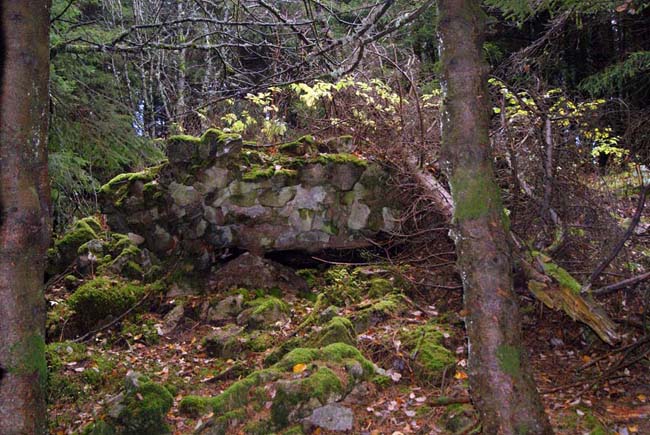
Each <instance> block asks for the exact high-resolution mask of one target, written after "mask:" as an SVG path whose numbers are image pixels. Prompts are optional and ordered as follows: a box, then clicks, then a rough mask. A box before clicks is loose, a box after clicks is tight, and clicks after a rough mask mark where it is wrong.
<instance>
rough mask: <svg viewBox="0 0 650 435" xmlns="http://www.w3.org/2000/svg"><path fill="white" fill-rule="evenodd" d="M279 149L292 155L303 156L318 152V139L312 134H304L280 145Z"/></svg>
mask: <svg viewBox="0 0 650 435" xmlns="http://www.w3.org/2000/svg"><path fill="white" fill-rule="evenodd" d="M278 151H280V152H281V153H284V154H288V155H291V156H303V155H305V154H313V153H316V152H318V147H317V146H316V141H315V140H314V137H313V136H311V135H306V136H302V137H300V138H298V139H296V140H294V141H291V142H287V143H283V144H281V145H279V146H278Z"/></svg>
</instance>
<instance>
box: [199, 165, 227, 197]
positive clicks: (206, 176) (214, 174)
mask: <svg viewBox="0 0 650 435" xmlns="http://www.w3.org/2000/svg"><path fill="white" fill-rule="evenodd" d="M228 175H229V172H228V169H225V168H220V167H218V166H211V167H209V168H208V169H206V170H205V172H204V173H203V174H202V175H201V177H200V181H199V182H198V183H195V184H194V186H195V187H196V190H198V191H199V192H201V193H202V194H206V193H208V192H213V191H215V190H217V189H223V188H224V187H226V186H227V185H228Z"/></svg>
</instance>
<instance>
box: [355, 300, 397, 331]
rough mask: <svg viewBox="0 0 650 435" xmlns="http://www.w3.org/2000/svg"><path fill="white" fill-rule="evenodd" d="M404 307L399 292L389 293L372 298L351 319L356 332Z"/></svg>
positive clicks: (394, 313)
mask: <svg viewBox="0 0 650 435" xmlns="http://www.w3.org/2000/svg"><path fill="white" fill-rule="evenodd" d="M403 309H404V300H403V299H402V296H401V295H399V294H395V293H391V294H389V295H386V296H384V297H382V298H380V299H377V300H374V301H373V302H372V303H371V304H370V306H366V307H365V308H362V309H360V310H359V311H358V312H357V313H355V315H354V317H353V319H352V321H353V323H354V329H355V331H356V332H360V331H363V330H366V329H368V328H369V327H371V326H373V325H374V324H376V323H378V322H380V321H382V320H385V319H386V318H388V317H391V316H394V315H396V314H398V313H399V312H400V311H402V310H403Z"/></svg>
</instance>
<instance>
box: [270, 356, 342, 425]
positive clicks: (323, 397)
mask: <svg viewBox="0 0 650 435" xmlns="http://www.w3.org/2000/svg"><path fill="white" fill-rule="evenodd" d="M292 384H293V385H291V387H290V388H282V387H281V386H280V387H279V388H278V390H277V392H276V395H275V398H274V399H273V405H272V406H271V420H272V421H273V423H274V424H275V425H276V426H278V427H281V428H282V427H286V426H287V425H288V424H289V413H290V412H291V411H292V410H293V409H294V408H295V407H296V406H297V405H299V404H302V403H307V402H308V401H309V400H310V399H312V398H315V399H317V400H318V401H319V402H320V403H321V405H325V404H326V403H327V401H328V398H330V397H332V396H340V395H342V393H343V385H342V384H341V381H340V379H339V378H338V376H336V374H335V373H334V372H333V371H332V370H330V369H329V368H327V367H319V368H318V370H317V371H316V372H314V373H312V374H311V375H310V376H308V377H307V378H304V379H301V380H296V381H292ZM296 384H297V385H296Z"/></svg>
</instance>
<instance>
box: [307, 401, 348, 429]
mask: <svg viewBox="0 0 650 435" xmlns="http://www.w3.org/2000/svg"><path fill="white" fill-rule="evenodd" d="M306 423H307V424H308V425H309V426H316V427H321V428H323V429H326V430H331V431H335V432H346V431H350V430H352V426H353V425H354V413H353V412H352V409H350V408H348V407H346V406H341V405H337V404H330V405H325V406H321V407H319V408H316V409H314V410H313V411H312V413H311V415H310V416H309V417H308V418H307V419H306Z"/></svg>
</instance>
